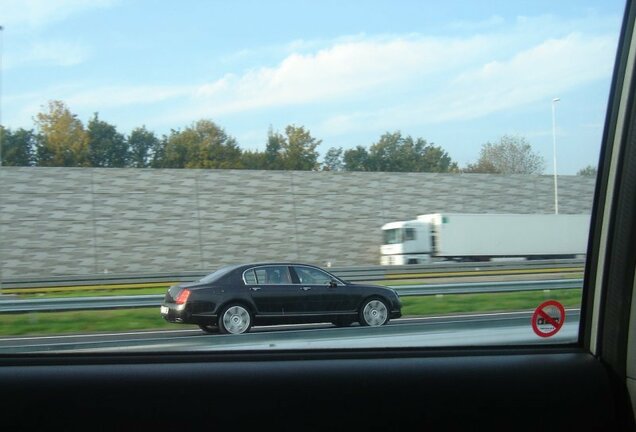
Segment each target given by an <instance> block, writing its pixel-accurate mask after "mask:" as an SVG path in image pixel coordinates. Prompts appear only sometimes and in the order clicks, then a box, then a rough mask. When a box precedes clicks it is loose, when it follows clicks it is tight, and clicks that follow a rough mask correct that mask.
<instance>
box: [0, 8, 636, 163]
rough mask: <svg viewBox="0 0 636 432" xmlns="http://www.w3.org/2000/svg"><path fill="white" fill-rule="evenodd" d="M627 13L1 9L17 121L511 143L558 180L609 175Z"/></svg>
mask: <svg viewBox="0 0 636 432" xmlns="http://www.w3.org/2000/svg"><path fill="white" fill-rule="evenodd" d="M623 8H624V4H623V1H617V0H605V1H585V0H577V1H528V2H511V1H488V2H478V1H469V0H465V1H454V0H447V1H444V2H438V1H435V2H433V1H398V0H394V1H345V0H339V1H294V2H291V1H287V2H285V1H267V2H266V1H245V0H244V1H240V0H236V1H224V2H221V1H203V0H200V1H189V0H181V1H179V2H157V1H146V0H138V1H135V0H129V1H123V0H122V1H117V0H93V1H83V0H58V1H52V0H51V1H47V0H26V1H25V0H21V1H14V0H0V25H2V26H4V31H3V34H2V102H1V103H2V123H3V124H4V125H5V126H7V127H9V128H18V127H25V128H33V127H34V124H33V117H34V115H35V114H36V113H37V112H39V111H41V109H42V106H43V105H44V104H46V102H47V101H48V100H52V99H60V100H62V101H64V102H66V103H67V105H68V106H69V107H70V109H71V111H73V112H74V113H76V114H77V115H78V117H79V118H80V119H82V120H83V121H85V122H87V121H88V119H89V118H90V117H91V116H92V114H93V113H94V112H99V115H100V118H101V119H103V120H105V121H108V122H110V123H112V124H114V125H116V126H117V128H118V130H119V131H120V132H123V133H128V132H130V130H132V129H133V128H135V127H138V126H142V125H145V126H146V127H147V128H148V129H150V130H153V131H155V132H156V133H157V134H158V135H162V134H165V133H168V132H169V131H170V129H178V128H183V127H185V126H188V125H190V124H191V123H192V122H194V121H196V120H199V119H203V118H205V119H211V120H213V121H215V122H216V123H217V124H219V125H220V126H221V127H223V128H224V129H225V130H226V132H227V133H228V134H230V135H232V136H234V137H235V138H236V139H237V140H238V141H239V144H240V145H241V147H242V148H245V149H263V148H264V146H265V142H266V136H267V131H268V129H269V128H270V127H271V128H273V129H274V130H280V131H282V130H283V129H284V128H285V126H286V125H288V124H296V125H303V126H305V127H307V128H308V129H310V131H311V132H312V135H314V136H315V137H317V138H319V139H322V141H323V143H322V145H321V146H320V147H319V151H320V152H321V154H324V152H325V151H326V150H327V149H328V148H330V147H343V148H345V149H347V148H352V147H355V146H356V145H363V146H369V145H371V144H372V143H373V142H375V141H377V139H378V138H379V137H380V135H381V134H382V133H384V132H386V131H395V130H400V131H402V133H403V134H405V135H412V136H414V137H422V138H424V139H426V140H427V141H429V142H434V143H435V144H438V145H440V146H442V147H443V148H444V149H445V150H447V151H448V152H449V154H450V155H451V157H452V158H453V159H454V160H456V161H457V162H458V163H459V164H460V166H465V165H466V164H467V163H470V162H474V161H475V160H476V159H477V157H478V154H479V150H480V148H481V145H482V144H484V143H485V142H494V141H496V140H497V139H498V138H499V137H501V136H502V135H504V134H510V135H521V136H524V137H525V138H526V139H527V140H528V141H529V142H530V143H531V144H532V145H533V147H534V148H535V150H536V151H537V152H539V153H540V154H541V155H542V156H544V158H545V161H546V170H545V172H546V173H552V99H553V97H559V98H561V101H560V102H558V103H557V104H556V119H557V120H556V124H557V136H556V138H557V157H558V166H559V168H558V172H559V173H561V174H575V173H576V171H578V170H579V169H580V168H582V167H584V166H586V165H590V164H591V165H596V163H597V159H598V151H599V145H600V139H601V135H602V129H603V122H604V117H605V110H606V104H607V96H608V91H609V85H610V80H611V74H612V68H613V64H614V63H613V62H614V56H615V51H616V42H617V38H618V34H619V30H620V24H621V18H622V13H623Z"/></svg>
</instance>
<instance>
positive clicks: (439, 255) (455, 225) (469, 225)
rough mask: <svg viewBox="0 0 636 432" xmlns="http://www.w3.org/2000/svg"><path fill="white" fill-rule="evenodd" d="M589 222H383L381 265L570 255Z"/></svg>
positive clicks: (455, 218)
mask: <svg viewBox="0 0 636 432" xmlns="http://www.w3.org/2000/svg"><path fill="white" fill-rule="evenodd" d="M589 224H590V215H589V214H560V215H555V214H462V213H433V214H425V215H420V216H418V217H417V219H414V220H409V221H397V222H390V223H387V224H385V225H384V226H382V231H383V244H382V246H381V264H382V265H402V264H419V263H426V262H430V261H431V260H453V261H490V260H495V259H514V258H517V259H519V258H522V259H550V258H575V257H579V256H584V255H585V253H586V251H587V240H588V233H589Z"/></svg>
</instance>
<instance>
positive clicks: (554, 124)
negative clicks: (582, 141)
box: [552, 98, 561, 214]
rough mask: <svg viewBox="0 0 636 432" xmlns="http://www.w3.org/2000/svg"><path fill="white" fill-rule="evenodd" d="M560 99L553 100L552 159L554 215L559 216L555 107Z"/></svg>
mask: <svg viewBox="0 0 636 432" xmlns="http://www.w3.org/2000/svg"><path fill="white" fill-rule="evenodd" d="M560 100H561V99H560V98H554V99H552V159H553V163H554V214H559V188H558V186H557V162H556V114H555V111H556V110H555V105H556V103H557V102H558V101H560Z"/></svg>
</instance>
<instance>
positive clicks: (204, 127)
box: [160, 120, 243, 169]
mask: <svg viewBox="0 0 636 432" xmlns="http://www.w3.org/2000/svg"><path fill="white" fill-rule="evenodd" d="M160 165H161V167H163V168H223V169H227V168H242V167H243V165H242V162H241V149H240V148H239V147H238V144H237V143H236V140H235V139H234V138H232V137H230V136H228V135H227V134H226V133H225V131H224V130H223V129H222V128H220V127H219V126H217V125H216V124H215V123H213V122H212V121H209V120H199V121H197V122H196V123H194V124H193V125H192V126H189V127H187V128H185V129H184V130H183V131H179V130H172V131H171V133H170V135H169V136H168V137H167V140H166V143H165V146H164V148H163V156H162V160H161V163H160Z"/></svg>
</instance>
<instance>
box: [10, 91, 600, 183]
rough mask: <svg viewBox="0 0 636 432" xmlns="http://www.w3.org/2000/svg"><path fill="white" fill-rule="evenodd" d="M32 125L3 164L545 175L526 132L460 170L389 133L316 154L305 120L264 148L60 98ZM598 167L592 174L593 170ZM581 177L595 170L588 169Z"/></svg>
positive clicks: (439, 152) (421, 142)
mask: <svg viewBox="0 0 636 432" xmlns="http://www.w3.org/2000/svg"><path fill="white" fill-rule="evenodd" d="M34 123H35V128H34V129H30V130H27V129H23V128H19V129H17V130H14V131H12V130H11V129H8V128H3V127H0V139H1V141H0V142H1V144H2V164H3V165H6V166H43V167H113V168H123V167H132V168H208V169H212V168H215V169H258V170H325V171H393V172H396V171H398V172H435V173H448V172H457V173H458V172H466V173H502V174H541V173H542V172H543V169H544V166H545V163H544V161H543V158H542V157H541V156H539V155H538V154H536V153H535V152H534V151H533V150H532V147H531V145H530V144H529V143H528V142H527V141H526V140H525V138H523V137H517V136H503V137H502V138H501V139H500V140H499V142H496V143H486V144H484V145H483V146H482V148H481V153H480V156H479V159H478V160H477V161H476V162H475V163H473V164H468V165H467V166H466V167H464V168H460V167H459V166H458V164H457V163H456V162H454V161H453V160H452V159H451V157H450V155H449V154H448V153H447V152H446V151H445V150H444V149H443V148H442V147H440V146H438V145H435V144H434V143H429V142H427V141H426V140H425V139H423V138H413V137H411V136H409V135H406V136H404V135H402V133H401V132H400V131H395V132H386V133H384V134H383V135H382V136H381V137H380V138H379V139H378V141H377V142H375V143H373V144H371V145H370V146H369V147H368V148H367V147H365V146H362V145H358V146H356V147H355V148H352V149H348V150H343V148H341V147H332V148H330V149H329V150H328V151H327V152H326V153H325V155H324V157H323V159H322V160H321V161H320V160H319V153H318V151H317V147H318V146H319V145H320V144H322V140H319V139H317V138H316V137H314V136H312V135H311V132H310V131H309V130H308V129H306V128H305V127H304V126H296V125H288V126H287V127H285V129H284V131H283V132H280V131H274V130H272V129H271V128H270V130H269V131H268V132H267V138H266V145H265V149H264V150H263V151H251V150H243V149H241V148H240V146H239V143H238V142H237V140H236V139H235V138H234V137H232V136H230V135H228V134H227V133H226V132H225V130H224V129H223V128H222V127H220V126H219V125H217V124H216V123H214V122H213V121H211V120H199V121H196V122H194V123H193V124H191V125H189V126H187V127H185V128H183V129H176V130H175V129H173V130H171V131H170V132H169V133H168V134H166V135H163V136H161V137H158V136H157V135H156V134H155V133H154V132H152V131H150V130H148V129H146V127H145V126H141V127H137V128H135V129H133V130H132V131H131V132H130V134H128V135H124V134H122V133H120V132H118V131H117V128H116V127H115V126H114V125H112V124H110V123H108V122H106V121H104V120H102V119H101V118H100V117H99V114H98V113H95V114H94V115H93V117H92V118H90V119H89V121H88V123H87V124H86V125H84V124H83V122H82V121H81V120H80V119H78V117H77V115H75V114H73V113H72V112H71V110H70V109H69V108H68V107H67V106H66V104H65V103H64V102H62V101H57V100H55V101H50V102H49V103H48V105H47V106H46V107H44V108H43V110H42V112H40V113H38V114H37V115H36V116H35V118H34ZM592 171H593V172H592ZM580 174H581V175H595V170H594V169H593V167H586V168H585V169H584V170H582V172H580Z"/></svg>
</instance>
